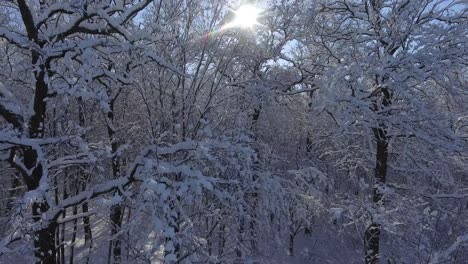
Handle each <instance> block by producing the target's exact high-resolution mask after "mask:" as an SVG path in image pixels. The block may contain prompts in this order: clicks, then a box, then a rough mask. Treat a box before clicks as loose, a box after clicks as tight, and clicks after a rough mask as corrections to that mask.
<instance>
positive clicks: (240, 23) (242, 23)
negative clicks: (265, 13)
mask: <svg viewBox="0 0 468 264" xmlns="http://www.w3.org/2000/svg"><path fill="white" fill-rule="evenodd" d="M260 13H262V10H261V9H258V8H256V7H255V6H253V5H243V6H241V7H239V9H237V10H235V11H234V14H235V15H236V17H235V18H234V21H232V22H231V24H232V26H237V27H242V28H252V27H253V26H255V25H258V21H257V19H258V16H259V15H260Z"/></svg>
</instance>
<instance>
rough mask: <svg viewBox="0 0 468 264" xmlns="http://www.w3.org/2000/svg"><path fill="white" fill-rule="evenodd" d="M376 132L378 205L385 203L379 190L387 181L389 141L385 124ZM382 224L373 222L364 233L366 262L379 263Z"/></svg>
mask: <svg viewBox="0 0 468 264" xmlns="http://www.w3.org/2000/svg"><path fill="white" fill-rule="evenodd" d="M374 134H375V135H376V137H377V153H376V162H375V175H374V176H375V180H376V186H375V187H374V194H373V202H374V204H376V205H377V206H381V205H382V203H383V194H382V193H381V191H380V190H379V188H380V187H382V185H383V184H385V182H386V178H387V168H388V141H387V137H386V134H385V129H384V128H383V126H379V127H378V128H375V129H374ZM380 234H381V226H380V224H379V223H375V222H373V223H372V224H371V225H370V226H369V227H368V228H367V229H366V232H365V235H364V239H365V261H366V264H377V263H379V259H380V256H379V244H380Z"/></svg>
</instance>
